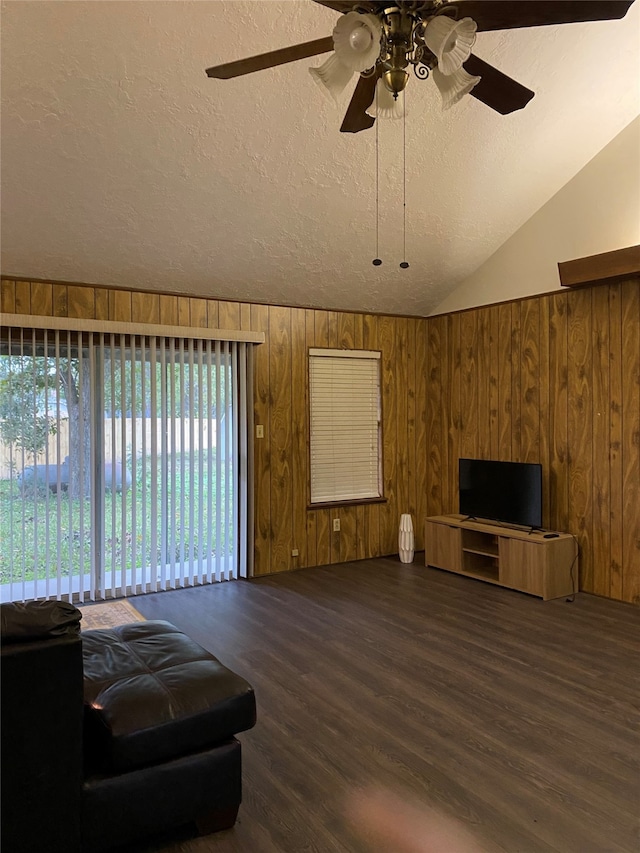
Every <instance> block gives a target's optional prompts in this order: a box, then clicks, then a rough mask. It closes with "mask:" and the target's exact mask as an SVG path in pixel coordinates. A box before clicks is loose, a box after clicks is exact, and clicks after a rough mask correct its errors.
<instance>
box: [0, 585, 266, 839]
mask: <svg viewBox="0 0 640 853" xmlns="http://www.w3.org/2000/svg"><path fill="white" fill-rule="evenodd" d="M80 619H81V614H80V611H79V610H78V609H77V608H76V607H73V605H70V604H66V603H64V602H57V601H54V602H29V603H27V604H3V605H2V606H0V621H1V638H2V650H1V653H2V670H1V676H2V720H1V721H2V755H1V770H2V778H1V794H2V836H1V840H2V851H3V853H74V851H77V853H98V851H104V850H110V849H113V848H116V847H118V846H120V845H122V844H127V843H129V842H133V841H136V840H139V839H142V838H145V837H147V836H150V835H154V834H156V833H161V832H163V831H166V830H167V829H169V828H172V827H176V826H180V825H182V824H190V823H193V824H195V826H196V828H197V829H198V830H199V831H200V832H201V833H207V832H214V831H217V830H220V829H228V828H229V827H231V826H232V825H233V823H234V822H235V819H236V815H237V811H238V806H239V804H240V800H241V796H242V779H241V751H240V743H239V742H238V741H237V740H236V738H235V737H234V735H235V734H237V733H238V732H241V731H245V730H247V729H249V728H251V727H252V726H253V725H254V723H255V719H256V706H255V697H254V693H253V690H252V688H251V686H250V685H249V684H248V683H247V682H246V681H245V680H244V679H243V678H241V677H240V676H238V675H236V674H235V673H233V672H231V671H230V670H228V669H227V668H226V667H224V666H223V665H222V664H221V663H220V662H219V661H218V660H217V659H216V658H215V657H214V656H213V655H211V654H209V653H208V652H207V651H206V650H204V649H203V648H202V647H201V646H199V645H197V644H196V643H194V642H193V641H192V640H191V639H190V638H189V637H187V636H186V635H185V634H183V633H181V632H180V631H178V630H177V629H176V628H175V627H174V626H173V625H171V624H169V623H168V622H138V623H133V624H130V625H123V626H120V627H118V628H115V629H109V630H93V631H85V632H84V633H83V634H80Z"/></svg>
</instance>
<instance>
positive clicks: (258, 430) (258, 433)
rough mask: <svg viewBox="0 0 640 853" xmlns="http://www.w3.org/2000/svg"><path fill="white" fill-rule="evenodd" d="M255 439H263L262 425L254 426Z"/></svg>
mask: <svg viewBox="0 0 640 853" xmlns="http://www.w3.org/2000/svg"><path fill="white" fill-rule="evenodd" d="M256 438H264V425H263V424H257V425H256Z"/></svg>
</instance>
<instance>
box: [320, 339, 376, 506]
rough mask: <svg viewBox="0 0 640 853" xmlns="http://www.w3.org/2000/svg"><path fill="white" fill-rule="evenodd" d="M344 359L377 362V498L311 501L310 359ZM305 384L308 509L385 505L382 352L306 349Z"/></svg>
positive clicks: (321, 348)
mask: <svg viewBox="0 0 640 853" xmlns="http://www.w3.org/2000/svg"><path fill="white" fill-rule="evenodd" d="M314 357H315V358H343V359H352V360H356V359H362V360H367V361H373V360H375V361H377V366H378V369H377V394H378V416H377V448H378V452H377V475H378V495H375V496H373V495H372V496H370V497H356V498H336V499H335V500H322V501H313V500H312V479H313V453H312V424H313V393H312V379H311V371H312V361H311V360H312V358H314ZM307 381H308V389H309V393H308V418H309V421H308V423H309V428H308V458H309V469H308V470H309V475H308V478H307V510H316V509H327V508H332V507H341V506H362V505H366V504H380V503H386V501H387V499H386V497H385V494H384V470H383V466H384V441H383V424H384V417H383V396H382V351H381V350H373V349H372V350H364V349H357V350H356V349H344V348H343V349H339V348H336V347H309V350H308V354H307Z"/></svg>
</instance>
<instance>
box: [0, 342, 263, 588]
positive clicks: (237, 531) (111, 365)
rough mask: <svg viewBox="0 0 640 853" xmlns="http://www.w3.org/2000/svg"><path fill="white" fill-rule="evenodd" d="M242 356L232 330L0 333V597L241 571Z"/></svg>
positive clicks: (246, 451)
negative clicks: (2, 506)
mask: <svg viewBox="0 0 640 853" xmlns="http://www.w3.org/2000/svg"><path fill="white" fill-rule="evenodd" d="M250 364H251V346H250V345H249V344H247V343H245V342H239V341H223V340H212V339H207V340H202V339H179V340H176V339H174V338H173V337H171V338H166V337H162V336H153V337H146V336H130V335H124V334H115V333H113V332H112V333H108V334H105V333H102V332H101V333H96V334H90V335H87V334H83V333H82V332H79V331H73V332H72V331H62V330H46V329H45V330H36V329H22V328H20V329H13V328H11V329H7V334H6V336H5V337H4V338H3V340H2V347H1V350H0V383H1V384H0V418H3V416H4V418H3V423H0V433H1V434H0V489H1V490H2V492H3V493H4V494H3V500H5V499H7V500H8V511H7V512H6V513H5V516H6V521H5V524H4V525H3V531H4V535H5V536H6V538H7V542H6V544H3V548H2V549H0V593H1V596H2V600H13V601H24V600H29V599H35V598H45V597H57V598H63V599H68V600H76V601H85V600H93V599H100V598H105V597H110V596H120V595H132V594H136V593H139V592H147V591H153V590H158V589H170V588H175V587H181V586H190V585H196V584H202V583H209V582H212V581H220V580H227V579H232V578H235V577H238V576H239V575H242V576H246V575H247V574H248V573H250V566H248V565H247V564H248V563H249V562H250V555H251V553H252V550H251V547H250V546H251V538H250V531H249V529H248V519H249V518H250V482H251V472H250V461H251V460H250V453H251V440H250V439H251V434H250V430H248V394H247V385H248V371H249V368H250ZM5 427H6V428H5ZM9 427H10V428H9ZM3 466H4V467H3Z"/></svg>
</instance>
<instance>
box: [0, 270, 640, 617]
mask: <svg viewBox="0 0 640 853" xmlns="http://www.w3.org/2000/svg"><path fill="white" fill-rule="evenodd" d="M1 308H2V311H3V312H7V313H12V312H15V313H21V314H30V313H33V314H39V315H45V316H47V315H53V316H63V317H64V316H69V317H80V318H89V319H104V320H122V321H128V322H139V323H145V322H149V323H166V324H170V325H185V326H196V327H197V326H205V327H209V328H222V329H224V328H227V329H232V328H233V329H243V330H251V331H262V332H264V333H265V336H266V343H265V344H263V345H261V346H258V347H257V348H256V358H255V383H254V414H255V423H256V424H262V425H263V426H264V436H265V437H264V439H256V442H255V494H256V503H255V572H256V574H268V573H270V572H279V571H287V570H290V569H295V568H301V567H304V566H313V565H323V564H327V563H337V562H343V561H348V560H357V559H362V558H365V557H372V556H379V555H384V554H393V553H396V552H397V531H398V522H399V517H400V514H401V513H403V512H409V513H411V514H412V516H413V519H414V526H415V530H416V548H417V549H420V548H422V547H423V544H424V543H423V523H422V522H423V519H424V517H425V516H426V515H435V514H439V513H443V512H444V513H446V512H456V511H457V495H458V483H457V460H458V457H459V456H470V457H480V458H492V459H503V460H513V461H523V462H541V463H542V466H543V472H544V473H543V488H544V494H543V500H544V525H545V527H549V528H551V529H557V530H562V531H569V532H571V533H574V534H575V535H576V536H577V537H578V540H579V542H580V548H581V563H580V588H581V589H582V590H585V591H587V592H593V593H596V594H598V595H604V596H608V597H611V598H615V599H620V600H623V601H633V602H640V282H639V281H638V280H637V279H630V280H628V281H625V282H622V283H617V284H612V285H600V286H593V287H590V288H589V287H587V288H582V289H579V290H575V291H569V292H559V293H553V294H549V295H546V296H540V297H534V298H529V299H523V300H519V301H514V302H508V303H502V304H500V305H495V306H489V307H486V308H479V309H473V310H469V311H464V312H460V313H456V314H449V315H443V316H439V317H432V318H429V319H413V318H402V317H388V316H378V315H367V314H349V313H341V312H332V311H317V310H310V309H309V310H306V309H302V308H285V307H279V306H266V305H256V304H247V303H236V302H224V301H218V300H213V299H201V298H190V297H178V296H167V295H159V294H149V293H143V292H130V291H121V290H112V289H109V288H103V287H92V286H84V285H64V284H49V283H42V282H25V281H3V282H2V291H1ZM313 346H317V347H322V346H330V347H344V348H356V349H377V350H380V351H381V352H382V384H383V436H384V478H385V496H386V499H387V500H386V502H385V503H382V504H367V505H361V506H356V507H341V508H335V509H321V510H308V509H307V499H308V464H309V463H308V459H309V457H308V441H307V434H308V380H307V351H308V348H309V347H313ZM333 518H340V526H341V530H340V532H339V533H334V532H333V530H332V527H333V525H332V519H333ZM296 550H297V551H298V555H297V556H293V552H294V551H296Z"/></svg>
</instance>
